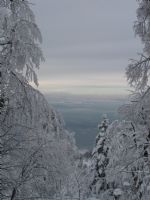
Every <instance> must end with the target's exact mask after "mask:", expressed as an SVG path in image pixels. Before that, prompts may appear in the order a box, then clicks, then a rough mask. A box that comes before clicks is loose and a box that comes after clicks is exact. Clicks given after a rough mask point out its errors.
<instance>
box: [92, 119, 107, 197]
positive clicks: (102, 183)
mask: <svg viewBox="0 0 150 200" xmlns="http://www.w3.org/2000/svg"><path fill="white" fill-rule="evenodd" d="M108 125H109V120H108V119H107V116H104V117H103V120H102V121H101V123H100V124H99V125H98V129H99V133H98V136H97V137H96V146H95V148H94V150H93V153H92V157H93V158H92V160H93V161H92V162H93V164H92V173H93V178H92V179H93V180H92V182H91V184H90V188H91V190H92V192H93V193H95V194H100V193H102V192H103V191H105V190H107V189H108V184H107V181H106V172H105V170H106V166H107V165H108V157H107V154H108V148H109V147H108V146H107V144H106V138H107V128H108Z"/></svg>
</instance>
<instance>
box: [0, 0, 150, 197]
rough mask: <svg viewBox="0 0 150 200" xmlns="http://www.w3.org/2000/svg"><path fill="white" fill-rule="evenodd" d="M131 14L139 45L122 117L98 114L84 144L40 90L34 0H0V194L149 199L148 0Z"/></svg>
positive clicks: (39, 40)
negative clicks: (87, 147)
mask: <svg viewBox="0 0 150 200" xmlns="http://www.w3.org/2000/svg"><path fill="white" fill-rule="evenodd" d="M43 3H44V1H43ZM133 12H134V11H133ZM136 17H137V18H136V22H135V23H134V25H133V30H134V32H135V35H136V36H137V37H138V38H139V39H140V40H141V43H142V45H143V50H142V51H141V53H140V54H139V55H138V59H137V60H135V59H134V58H133V59H132V60H130V62H129V64H128V66H127V67H126V69H125V75H126V79H127V81H128V84H129V86H130V87H131V88H132V92H131V94H130V96H129V101H128V103H126V104H122V106H121V107H120V108H119V111H118V112H119V114H120V116H121V117H120V119H118V120H115V121H113V122H110V120H109V119H108V117H107V115H106V114H104V115H103V119H102V121H101V122H100V123H99V124H98V134H97V137H96V138H95V146H94V148H93V150H92V152H89V151H87V152H83V151H80V149H79V148H78V147H77V145H76V141H75V138H74V134H73V133H71V132H70V131H69V130H67V129H66V128H65V122H64V119H63V117H62V115H61V114H60V113H59V112H58V111H57V108H56V110H55V109H54V108H53V107H51V106H49V103H48V102H47V100H46V99H45V97H44V95H43V94H42V93H41V92H40V91H39V90H38V85H39V83H38V77H37V70H38V69H39V68H40V64H41V63H42V62H44V60H45V58H44V55H43V52H42V49H41V43H42V35H41V32H40V29H39V28H38V26H37V24H36V20H35V15H34V12H33V10H32V4H31V1H30V0H0V199H1V200H127V199H128V200H149V199H150V87H149V77H150V1H149V0H137V10H136Z"/></svg>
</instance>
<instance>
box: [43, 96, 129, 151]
mask: <svg viewBox="0 0 150 200" xmlns="http://www.w3.org/2000/svg"><path fill="white" fill-rule="evenodd" d="M46 98H47V100H48V102H49V103H50V105H51V106H53V107H55V109H57V111H59V112H60V113H61V114H62V115H63V118H64V120H65V124H66V128H67V129H68V130H70V131H72V132H75V138H76V143H77V146H78V147H79V148H81V149H92V147H93V145H94V143H95V137H96V135H97V134H98V129H97V126H98V123H99V122H100V120H101V119H102V116H103V114H107V115H108V118H109V119H110V122H112V121H113V120H116V119H118V117H119V114H118V109H119V107H120V106H121V105H123V104H124V103H125V101H126V97H125V96H116V95H115V96H96V95H93V96H90V95H69V94H65V93H54V94H49V95H46Z"/></svg>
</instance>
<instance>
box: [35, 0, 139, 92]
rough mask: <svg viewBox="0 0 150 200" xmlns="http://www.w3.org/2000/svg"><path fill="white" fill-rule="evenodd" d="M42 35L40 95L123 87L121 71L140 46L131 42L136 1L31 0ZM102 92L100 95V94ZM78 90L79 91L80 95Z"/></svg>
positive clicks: (134, 41) (111, 89)
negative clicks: (42, 92) (42, 60)
mask: <svg viewBox="0 0 150 200" xmlns="http://www.w3.org/2000/svg"><path fill="white" fill-rule="evenodd" d="M32 2H33V3H34V4H35V5H34V6H33V9H34V12H35V15H36V20H37V23H38V26H39V27H40V29H41V32H42V35H43V44H42V48H43V51H44V55H45V59H46V61H45V63H42V64H41V69H40V71H39V83H40V89H41V90H43V91H44V92H55V91H56V92H59V91H61V92H70V93H82V92H84V93H89V94H90V93H94V92H95V93H97V92H98V90H97V89H96V90H94V88H103V90H99V92H103V93H109V92H111V93H113V92H115V91H116V89H117V88H118V91H119V92H120V93H121V91H122V89H120V88H124V87H126V86H127V83H126V80H125V75H124V74H125V67H126V66H127V65H128V63H129V59H130V58H136V54H137V53H139V52H140V51H141V47H142V46H141V44H140V40H139V39H138V38H135V36H134V32H133V29H132V27H133V22H134V21H135V20H136V7H137V3H136V0H108V1H106V0H42V1H41V0H32ZM104 88H106V90H107V91H105V89H104ZM81 89H82V90H81Z"/></svg>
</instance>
